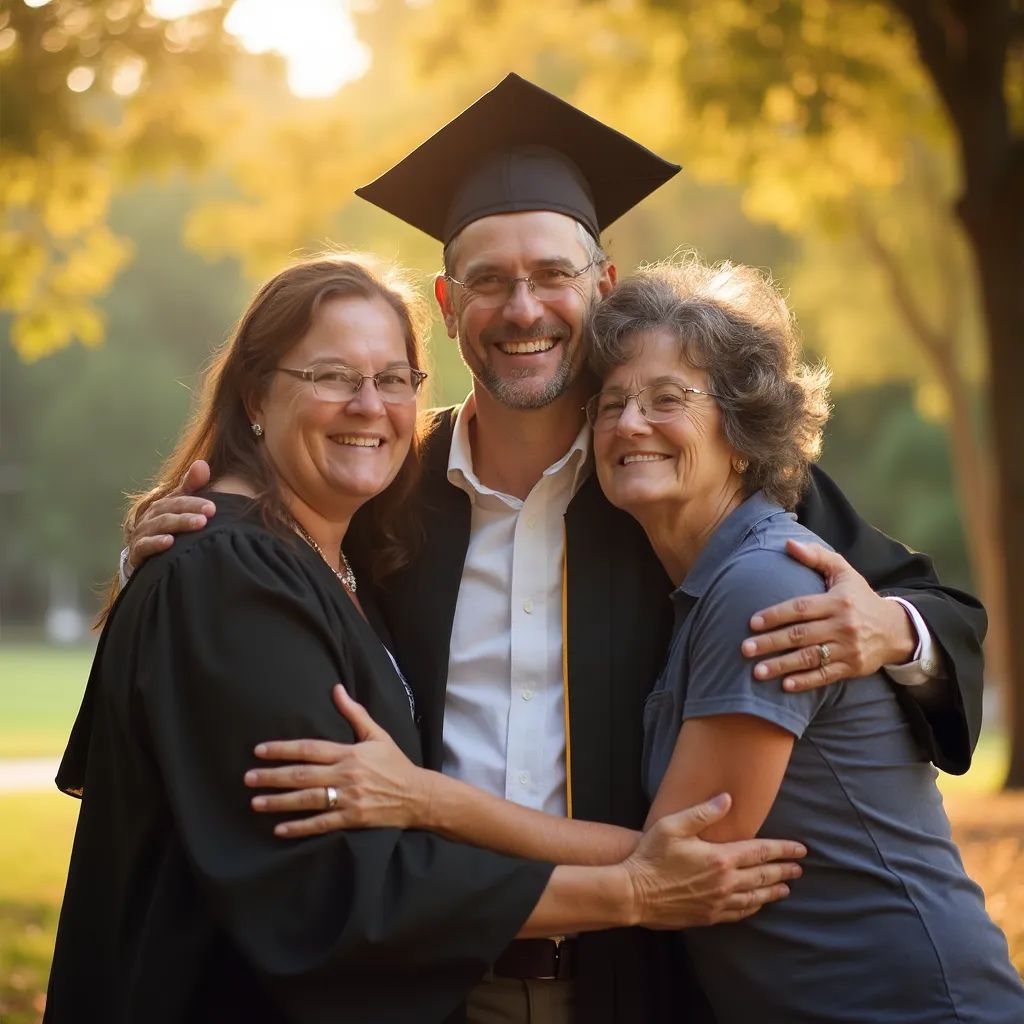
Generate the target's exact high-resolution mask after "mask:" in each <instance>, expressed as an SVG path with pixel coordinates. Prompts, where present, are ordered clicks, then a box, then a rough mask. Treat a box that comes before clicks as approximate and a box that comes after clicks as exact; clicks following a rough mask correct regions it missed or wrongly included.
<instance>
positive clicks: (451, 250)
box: [441, 220, 608, 274]
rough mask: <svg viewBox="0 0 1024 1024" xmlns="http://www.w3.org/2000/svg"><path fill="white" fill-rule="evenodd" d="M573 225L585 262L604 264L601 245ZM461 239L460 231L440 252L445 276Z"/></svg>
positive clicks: (450, 268)
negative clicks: (585, 257) (585, 255)
mask: <svg viewBox="0 0 1024 1024" xmlns="http://www.w3.org/2000/svg"><path fill="white" fill-rule="evenodd" d="M574 223H575V225H576V235H577V237H578V239H579V243H580V245H582V246H583V251H584V252H585V253H586V254H587V262H588V263H604V261H605V260H607V259H608V257H607V256H606V255H605V252H604V249H602V248H601V243H600V242H599V241H598V240H597V239H596V238H595V237H594V236H593V235H592V234H591V233H590V232H589V231H588V230H587V229H586V228H585V227H584V226H583V225H582V224H581V223H580V222H579V221H578V220H577V221H574ZM461 237H462V232H461V231H460V232H459V233H458V234H457V235H456V236H455V237H454V238H451V239H449V241H448V243H447V244H446V245H445V247H444V250H443V251H442V254H441V262H442V266H443V268H444V272H445V274H450V273H451V272H452V268H453V267H454V266H455V261H456V260H457V259H458V242H459V239H460V238H461Z"/></svg>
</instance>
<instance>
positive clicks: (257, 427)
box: [249, 423, 263, 437]
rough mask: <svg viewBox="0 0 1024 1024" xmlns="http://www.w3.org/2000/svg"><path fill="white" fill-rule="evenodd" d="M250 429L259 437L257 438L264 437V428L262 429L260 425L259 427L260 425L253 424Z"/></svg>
mask: <svg viewBox="0 0 1024 1024" xmlns="http://www.w3.org/2000/svg"><path fill="white" fill-rule="evenodd" d="M249 429H250V430H251V431H252V432H253V433H254V434H255V435H256V436H257V437H262V436H263V428H262V427H261V426H260V425H259V424H258V423H254V424H253V425H252V426H251V427H250V428H249Z"/></svg>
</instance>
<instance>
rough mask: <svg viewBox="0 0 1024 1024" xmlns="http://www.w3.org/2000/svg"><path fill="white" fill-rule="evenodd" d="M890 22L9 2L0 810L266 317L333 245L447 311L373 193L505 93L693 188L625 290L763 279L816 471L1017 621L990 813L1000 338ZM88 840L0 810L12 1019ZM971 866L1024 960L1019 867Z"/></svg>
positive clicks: (429, 253) (948, 159)
mask: <svg viewBox="0 0 1024 1024" xmlns="http://www.w3.org/2000/svg"><path fill="white" fill-rule="evenodd" d="M898 6H899V5H898V4H896V3H886V2H873V3H860V2H856V3H855V2H849V0H837V2H832V0H720V2H716V3H713V4H711V3H705V2H698V0H678V2H675V3H670V4H665V3H660V2H656V0H611V2H593V0H547V2H545V3H543V4H526V3H523V2H522V0H353V2H351V3H347V2H342V0H235V2H234V3H231V2H228V0H223V2H218V0H111V2H108V3H94V2H87V0H0V324H2V325H3V328H4V342H3V344H2V348H0V360H2V374H0V531H2V536H3V538H4V541H3V545H2V547H0V789H2V788H3V786H4V785H5V784H4V782H3V779H4V775H3V771H4V765H12V764H14V762H15V761H17V762H18V763H19V764H22V765H28V764H30V763H31V762H32V761H34V760H36V759H38V762H39V763H41V764H42V765H43V770H44V771H45V770H48V766H51V765H52V760H53V758H54V757H56V756H58V755H59V753H60V752H61V750H62V745H63V742H64V739H65V737H66V734H67V730H68V727H69V725H70V722H71V720H72V718H73V716H74V713H75V711H76V709H77V703H78V700H79V698H80V695H81V691H82V686H83V684H84V677H85V673H86V672H87V670H88V665H89V662H90V659H91V650H92V644H93V642H94V640H93V637H92V636H91V634H90V632H89V623H90V621H91V619H92V617H93V615H94V614H95V611H96V609H97V607H98V601H99V598H98V594H99V592H100V591H101V589H102V588H103V587H104V586H105V584H106V582H107V580H108V579H109V577H110V575H111V574H112V573H113V571H114V570H115V568H116V564H117V557H118V552H119V550H120V547H121V530H120V519H121V516H122V514H123V510H124V507H125V494H126V493H128V492H131V491H134V490H136V489H138V488H141V487H144V486H145V485H146V482H147V480H148V479H149V477H150V475H151V474H152V473H153V471H154V470H155V468H156V467H157V466H158V464H159V462H160V459H161V457H162V456H163V455H164V454H165V453H166V452H167V451H168V449H169V446H170V444H171V443H172V440H173V438H174V437H175V436H176V434H177V431H178V430H179V429H180V427H181V424H182V423H183V421H184V418H185V417H186V415H187V413H188V409H189V406H190V402H191V399H192V389H193V386H194V384H195V382H196V380H197V376H198V373H199V371H200V369H201V367H202V366H203V365H204V363H205V362H206V361H207V360H208V358H209V356H210V354H211V352H212V351H213V350H214V348H215V347H216V346H217V345H218V344H219V343H220V342H221V341H222V340H223V339H224V338H225V337H226V335H227V333H228V332H229V330H230V328H231V325H232V323H233V321H234V319H235V318H236V317H237V315H238V313H239V312H240V311H241V309H242V308H243V306H244V304H245V302H246V300H247V298H248V296H249V295H250V294H251V293H252V291H253V289H254V288H255V287H256V285H257V284H258V282H259V281H260V280H261V279H262V278H263V277H265V276H266V275H268V274H270V273H272V272H273V271H275V270H276V269H278V268H279V267H281V266H282V265H284V263H286V262H287V261H288V260H289V259H292V258H294V257H295V256H296V255H299V254H306V253H311V252H314V251H317V250H319V249H321V248H323V247H325V246H344V247H352V248H358V249H368V250H371V251H374V252H377V253H379V254H382V255H384V256H387V257H393V258H396V259H399V260H400V261H402V262H404V263H406V264H407V265H408V266H410V267H411V268H413V270H414V272H415V273H416V274H417V275H418V277H419V280H420V281H421V282H422V285H423V288H424V289H425V291H426V290H428V289H429V286H430V281H431V278H432V275H433V273H434V272H436V270H437V269H438V267H439V264H440V252H439V247H438V246H437V244H436V243H434V242H433V241H432V240H430V239H427V238H425V237H423V236H421V235H419V234H418V233H417V232H415V231H413V230H412V229H410V228H407V227H405V226H404V225H401V224H399V223H397V222H396V221H394V220H393V219H392V218H389V217H387V216H386V215H385V214H383V213H381V212H380V211H377V210H376V209H373V208H371V207H369V206H368V205H366V204H364V203H361V202H360V201H358V200H356V199H354V197H353V195H352V192H353V189H354V188H355V187H357V186H359V185H361V184H364V183H366V182H367V181H369V180H371V179H372V178H374V177H375V176H376V175H377V174H379V173H380V172H381V171H382V170H384V169H385V168H387V167H388V166H389V165H390V164H391V163H392V162H393V161H394V160H395V159H396V158H397V157H399V156H401V155H403V154H404V153H405V152H407V151H408V150H409V149H411V148H412V147H413V146H415V145H416V144H418V143H419V142H420V141H422V139H423V138H425V137H426V135H427V134H429V133H431V132H432V131H434V130H435V129H436V128H438V127H439V126H440V125H442V124H443V123H444V122H445V121H446V120H448V119H449V118H450V117H452V116H453V115H454V114H456V113H457V112H458V111H459V110H461V109H462V108H463V107H465V106H466V105H467V104H468V103H470V102H472V101H473V99H475V98H476V97H477V96H479V95H480V94H481V93H483V92H484V91H486V90H487V89H488V88H490V87H491V86H492V85H494V84H495V83H496V82H497V81H498V80H499V79H501V78H502V77H503V76H504V75H505V74H506V73H507V72H508V71H513V70H514V71H517V72H519V73H521V74H523V75H525V76H526V77H528V78H530V79H532V80H534V81H536V82H537V83H539V84H540V85H543V86H545V87H546V88H549V89H552V90H554V91H556V92H558V93H559V94H560V95H562V96H564V97H565V98H566V99H569V100H571V101H573V102H575V103H577V104H578V105H579V106H581V107H582V108H583V109H585V110H586V111H587V112H589V113H592V114H594V115H595V116H597V117H599V118H601V119H602V120H605V121H607V122H608V123H610V124H612V125H613V126H615V127H616V128H619V129H621V130H623V131H625V132H627V133H628V134H630V135H633V136H634V137H636V138H637V139H639V140H641V141H642V142H644V143H645V144H647V145H649V146H650V147H651V148H653V149H655V150H657V151H659V152H660V153H662V154H663V155H665V156H666V157H668V158H670V159H673V160H676V161H678V162H679V163H681V164H683V165H684V168H685V170H684V173H683V174H681V175H679V176H678V177H677V178H676V179H675V180H673V181H672V182H671V183H670V184H668V185H667V186H665V187H664V188H663V189H661V190H660V191H659V192H658V193H657V194H656V195H655V196H653V197H651V198H650V199H649V200H647V201H645V202H644V203H643V204H641V206H640V207H639V208H638V209H636V210H635V211H633V212H631V213H630V214H628V215H627V216H626V217H624V218H623V219H622V220H621V221H620V222H618V223H617V224H615V225H613V226H612V227H611V229H610V230H609V231H608V232H607V236H606V239H605V240H606V242H607V244H608V247H609V249H610V252H611V254H612V256H613V258H614V259H615V261H616V262H617V264H618V266H619V269H620V273H623V274H624V273H628V272H629V271H630V270H631V269H632V268H634V267H635V266H637V265H638V264H640V263H641V262H643V261H645V260H656V259H661V258H665V257H667V256H669V255H671V254H672V253H673V252H674V251H676V250H677V249H678V248H680V247H686V248H689V247H693V248H696V249H698V250H700V251H701V252H703V253H704V254H705V255H706V256H708V257H711V258H714V259H722V258H731V259H734V260H738V261H741V262H746V263H752V264H755V265H757V266H761V267H766V268H770V269H771V270H772V272H773V274H774V275H775V277H776V279H777V280H778V281H779V282H780V284H781V285H782V287H783V288H784V290H785V291H786V293H787V295H788V296H789V299H790V302H791V304H792V306H793V308H794V309H795V311H796V313H797V315H798V317H799V319H800V322H801V324H802V327H803V332H804V337H805V341H806V345H807V349H808V356H809V357H810V358H815V359H817V358H824V359H826V360H827V361H828V362H829V364H830V365H831V366H832V368H833V370H834V379H835V387H834V404H835V414H834V417H833V420H832V423H831V425H830V428H829V432H828V436H827V441H826V451H825V455H824V459H823V461H824V464H825V466H826V468H827V469H828V470H829V471H830V472H831V473H832V475H833V476H834V477H835V478H836V479H837V480H838V481H839V482H840V484H841V485H842V487H843V488H844V490H845V492H846V493H847V494H848V495H849V497H850V498H851V500H852V501H853V503H854V504H855V506H856V507H857V509H858V510H859V511H860V512H861V513H862V514H863V515H864V516H866V517H867V518H868V519H870V520H871V521H873V522H875V523H877V524H878V525H879V526H880V527H882V528H883V529H885V530H886V531H887V532H889V533H891V534H893V535H895V536H897V537H899V538H900V539H902V540H904V541H905V542H907V543H909V544H911V545H912V546H915V547H918V548H922V549H924V550H927V551H929V552H930V553H932V554H933V555H934V557H935V559H936V564H937V566H938V569H939V571H940V573H941V575H942V577H943V579H944V580H945V581H946V582H948V583H950V584H952V585H955V586H961V587H964V588H967V589H972V590H974V591H976V592H980V593H981V594H982V596H983V597H984V598H985V600H986V603H987V605H988V606H989V608H990V610H991V611H992V613H993V615H992V617H993V640H992V643H991V644H990V649H989V652H988V654H989V673H990V677H991V686H990V687H989V693H990V695H991V696H990V697H989V707H988V722H989V729H988V731H987V732H986V735H985V737H984V738H983V742H982V746H981V748H980V751H979V756H978V759H977V768H976V769H975V770H974V771H972V773H971V775H970V776H968V779H967V781H966V782H961V783H959V784H960V785H961V786H966V787H967V788H968V790H969V791H970V792H972V793H976V792H984V791H986V790H991V789H993V788H995V787H997V786H998V784H999V781H1000V779H1001V774H1002V772H1003V766H1004V764H1005V749H1006V742H1005V741H1006V732H1005V731H1004V730H1001V728H1000V723H1001V707H1002V706H1003V705H1001V702H1000V685H999V684H1000V683H1001V682H1002V681H1003V679H1004V678H1006V677H1007V674H1006V671H1005V668H1004V663H1003V661H1002V660H1001V657H1002V656H1001V651H1004V650H1005V645H1006V643H1007V640H1008V637H1009V636H1010V635H1011V633H1012V631H1011V629H1010V628H1009V623H1008V620H1007V616H1006V613H1005V602H1003V601H1002V596H1001V595H1002V580H1001V571H1002V563H1001V555H1000V541H999V532H998V528H997V526H996V521H995V499H994V493H995V492H994V481H995V478H996V477H995V474H996V466H995V462H994V458H993V446H992V443H991V437H990V433H989V430H988V426H987V423H988V414H989V412H990V408H989V404H988V403H989V399H988V394H989V369H988V363H987V358H986V337H985V330H984V327H983V325H982V323H981V318H980V315H979V301H978V291H977V286H976V279H975V271H974V267H973V264H972V260H971V255H970V252H969V248H968V246H967V244H966V242H965V238H964V234H963V231H962V229H961V227H960V225H959V223H958V221H957V218H956V215H955V212H954V200H955V198H956V195H957V193H958V189H959V188H960V186H961V175H960V171H959V168H958V153H957V145H956V137H955V132H954V129H953V126H952V125H951V124H950V123H949V121H948V119H947V117H946V115H945V113H944V110H943V107H942V104H941V102H940V101H939V99H938V97H937V95H936V93H935V90H934V87H933V85H932V82H931V79H930V77H929V75H928V73H927V70H926V69H925V68H924V67H923V66H922V63H921V61H920V59H919V57H918V54H917V50H916V47H915V43H914V38H913V34H912V32H911V31H910V29H909V27H908V24H907V23H906V22H904V21H903V20H902V18H901V17H900V16H899V14H898V13H897V11H896V8H897V7H898ZM1013 56H1014V63H1012V65H1011V66H1010V68H1009V69H1008V73H1007V86H1006V89H1007V99H1008V101H1009V102H1010V104H1011V107H1012V111H1013V118H1014V119H1015V120H1014V123H1015V124H1018V125H1020V124H1024V70H1022V69H1021V66H1020V60H1019V57H1020V54H1019V48H1018V50H1015V51H1013ZM432 358H433V361H434V364H435V372H434V373H433V375H432V384H433V385H434V390H433V393H432V396H431V397H432V399H433V400H434V401H437V402H455V401H458V400H460V399H461V398H462V397H463V396H464V395H465V393H466V391H467V389H468V378H467V375H466V373H465V370H464V369H463V367H462V366H461V363H460V362H459V360H458V357H457V352H456V350H455V347H454V345H453V344H452V343H451V342H450V341H449V340H448V338H447V337H446V336H445V335H444V333H443V332H442V331H440V330H439V329H435V331H434V336H433V339H432ZM25 770H26V771H28V770H29V769H28V768H27V767H26V769H25ZM949 785H950V786H951V787H953V788H955V786H956V783H950V784H949ZM15 788H16V787H15ZM22 788H24V787H22ZM73 810H74V808H73V807H72V806H70V801H66V800H63V799H60V798H57V797H56V796H54V797H52V798H51V797H49V796H47V797H46V799H42V798H41V797H40V794H39V793H37V792H22V793H18V792H12V793H8V794H4V793H0V834H4V833H6V837H5V838H4V839H0V844H3V843H6V844H7V846H6V848H5V847H4V846H3V845H0V1017H2V1018H3V1020H4V1024H27V1022H29V1021H35V1020H37V1019H38V1017H39V1013H40V1010H41V1006H42V1002H41V999H42V997H41V994H40V989H41V986H42V984H43V983H44V982H45V974H46V965H47V962H48V957H49V949H50V948H51V945H50V944H51V943H52V928H53V924H54V920H55V918H54V915H55V907H56V906H57V904H58V903H59V899H60V893H61V891H62V887H63V878H64V874H63V873H64V870H65V866H66V857H67V847H66V842H67V838H68V835H69V834H70V831H69V830H70V829H71V828H72V827H73ZM986 813H987V812H986ZM9 814H10V815H12V816H13V817H12V818H11V819H10V820H15V818H16V819H17V820H18V821H21V822H22V823H23V824H24V829H15V830H12V829H10V828H9V827H7V825H6V822H7V821H8V820H9V819H8V815H9ZM14 832H18V834H19V835H22V834H23V835H25V836H26V837H27V838H26V839H25V840H24V842H22V841H21V840H18V841H17V842H15V841H13V840H12V838H11V837H12V835H13V833H14ZM43 833H50V834H52V835H54V836H55V837H58V838H57V839H55V840H54V843H53V844H52V846H47V844H45V843H43V844H40V843H39V842H38V836H39V835H40V834H43ZM989 838H991V837H989ZM1000 842H1003V840H1000ZM1008 844H1009V845H1008ZM41 849H42V850H43V854H40V850H41ZM979 849H982V850H984V851H987V852H985V854H984V856H985V857H986V858H988V859H986V860H985V866H984V867H982V868H981V869H979V870H981V871H982V872H983V873H985V872H987V878H988V880H987V881H986V883H985V884H986V888H987V889H988V890H989V892H990V906H992V903H991V899H995V900H996V901H997V904H998V906H999V907H1001V910H1000V911H999V912H1000V913H1002V914H1003V917H1002V920H1003V922H1004V927H1007V924H1006V922H1007V921H1008V920H1010V919H1011V918H1012V919H1014V920H1015V921H1016V922H1017V925H1018V926H1019V927H1018V931H1017V936H1018V937H1017V939H1016V940H1015V941H1016V943H1017V945H1016V947H1015V949H1016V952H1015V955H1017V956H1018V961H1017V962H1018V963H1019V964H1024V952H1022V950H1024V924H1021V922H1024V891H1022V888H1021V886H1022V883H1021V879H1020V876H1019V872H1017V871H1016V869H1015V867H1014V866H1013V863H1012V860H1013V858H1014V857H1019V856H1020V852H1021V844H1020V842H1019V841H1018V840H1016V839H1014V840H1010V839H1006V840H1005V842H1003V845H1002V846H999V845H998V843H997V844H995V845H993V844H992V843H987V845H986V844H982V846H980V847H979ZM29 850H31V851H32V852H31V854H30V853H29ZM993 850H995V851H997V853H993V854H992V856H991V857H990V856H989V854H990V853H991V851H993ZM998 851H1001V852H998ZM993 857H994V858H995V859H994V860H993V859H992V858H993ZM1000 858H1002V859H1000ZM26 893H27V894H29V895H28V896H26V895H25V894H26ZM993 894H994V895H993ZM1000 900H1001V901H1003V902H1002V903H998V901H1000ZM1014 900H1016V901H1017V902H1014ZM8 910H10V915H9V916H10V922H8V920H7V917H5V916H4V915H5V914H7V911H8ZM993 912H994V913H996V909H995V908H993Z"/></svg>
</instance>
